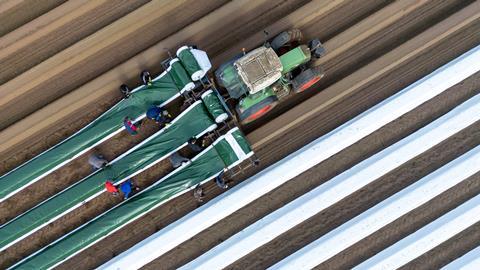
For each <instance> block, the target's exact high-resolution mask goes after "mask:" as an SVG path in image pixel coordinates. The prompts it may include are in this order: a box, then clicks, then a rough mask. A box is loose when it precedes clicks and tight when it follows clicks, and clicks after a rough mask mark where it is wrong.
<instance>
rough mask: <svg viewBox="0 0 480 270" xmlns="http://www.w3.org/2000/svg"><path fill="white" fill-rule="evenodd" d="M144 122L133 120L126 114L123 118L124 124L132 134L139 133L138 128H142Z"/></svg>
mask: <svg viewBox="0 0 480 270" xmlns="http://www.w3.org/2000/svg"><path fill="white" fill-rule="evenodd" d="M141 124H142V121H141V120H140V121H138V122H136V123H134V122H133V120H132V119H130V117H128V116H126V117H125V118H124V119H123V126H124V127H125V129H126V130H127V132H128V133H129V134H130V135H137V134H138V130H139V129H140V125H141Z"/></svg>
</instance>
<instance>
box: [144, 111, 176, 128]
mask: <svg viewBox="0 0 480 270" xmlns="http://www.w3.org/2000/svg"><path fill="white" fill-rule="evenodd" d="M147 118H148V119H152V120H154V121H155V122H157V123H158V124H159V125H160V128H163V127H165V126H166V125H168V124H169V123H170V122H171V121H172V116H171V115H170V113H168V111H167V110H165V109H164V108H161V107H157V106H151V107H150V108H149V109H148V110H147Z"/></svg>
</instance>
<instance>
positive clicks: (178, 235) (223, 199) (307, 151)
mask: <svg viewBox="0 0 480 270" xmlns="http://www.w3.org/2000/svg"><path fill="white" fill-rule="evenodd" d="M478 70H480V46H477V47H476V48H474V49H472V50H470V51H468V52H467V53H465V54H463V55H462V56H460V57H458V58H456V59H455V60H453V61H451V62H449V63H447V64H446V65H444V66H442V67H441V68H439V69H437V70H436V71H434V72H433V73H431V74H430V75H428V76H426V77H424V78H422V79H421V80H419V81H418V82H416V83H414V84H412V85H410V86H408V87H407V88H405V89H403V90H402V91H400V92H399V93H397V94H395V95H393V96H392V97H390V98H388V99H386V100H384V101H382V102H381V103H379V104H377V105H376V106H374V107H372V108H371V109H369V110H367V111H366V112H364V113H362V114H360V115H359V116H357V117H355V118H354V119H352V120H350V121H348V122H347V123H345V124H343V125H342V126H340V127H338V128H337V129H335V130H333V131H332V132H330V133H328V134H326V135H325V136H322V137H321V138H319V139H317V140H315V141H314V142H312V143H310V144H308V145H306V146H304V147H303V148H302V149H300V150H298V151H296V152H295V153H292V154H290V155H289V156H287V157H286V158H284V159H282V160H281V161H279V162H277V163H275V164H274V165H272V166H270V167H268V168H267V169H265V170H264V171H262V172H260V173H258V174H257V175H255V176H253V177H251V178H249V179H247V180H246V181H244V182H242V183H240V184H239V185H237V186H235V187H234V188H232V189H231V190H229V191H227V192H225V193H223V194H221V195H220V196H217V197H216V198H214V199H213V200H211V201H209V202H208V203H206V204H205V205H203V206H202V207H200V208H197V209H195V210H194V211H192V212H190V213H189V214H187V215H186V216H185V217H183V218H181V219H179V220H177V221H176V222H174V223H172V224H170V225H169V226H167V227H166V228H164V229H162V230H160V231H159V232H157V233H155V234H154V235H152V236H150V237H148V238H147V239H145V240H144V241H142V242H140V243H138V244H137V245H135V246H134V247H132V248H130V249H129V250H127V251H125V252H123V253H121V254H120V255H119V256H117V257H115V258H113V259H112V260H111V261H110V262H107V263H106V264H105V265H103V266H102V268H104V269H106V268H109V267H112V268H113V269H117V268H118V269H138V268H140V267H142V266H143V265H145V264H147V263H149V262H150V261H152V260H154V259H156V258H158V257H159V256H161V255H162V254H165V253H166V252H168V251H170V250H172V249H173V248H175V247H176V246H178V245H180V244H181V243H183V242H185V241H187V240H188V239H190V238H192V237H193V236H195V235H196V234H198V233H200V232H201V231H203V230H205V229H207V228H209V227H210V226H212V225H213V224H215V223H216V222H218V221H220V220H222V219H223V218H225V217H226V216H228V215H230V214H232V213H234V212H235V211H237V210H238V209H240V208H242V207H244V206H245V205H247V204H249V203H251V202H252V201H254V200H256V199H257V198H259V197H261V196H263V195H265V194H267V193H268V192H270V191H271V190H273V189H275V188H277V187H279V186H280V185H282V184H283V183H285V182H287V181H288V180H289V179H292V178H294V177H295V176H297V175H299V174H301V173H302V172H304V171H306V170H308V169H309V168H311V167H313V166H315V165H317V164H318V163H320V162H322V161H324V160H326V159H328V158H329V157H331V156H333V155H334V154H336V153H338V152H340V151H341V150H343V149H345V148H346V147H348V146H350V145H352V144H354V143H356V142H358V141H359V140H361V139H362V138H364V137H366V136H368V135H369V134H371V133H373V132H374V131H375V130H377V129H379V128H381V127H382V126H384V125H386V124H388V123H390V122H391V121H393V120H395V119H397V118H398V117H400V116H402V115H404V114H405V113H407V112H409V111H411V110H413V109H414V108H416V107H418V106H420V105H421V104H422V103H424V102H426V101H428V100H430V99H431V98H433V97H435V96H437V95H438V94H440V93H442V92H444V91H445V90H447V89H448V88H450V87H452V86H453V85H455V84H457V83H459V82H461V81H463V80H464V79H466V78H467V77H469V76H471V75H472V74H474V73H476V72H477V71H478ZM291 164H295V165H294V166H292V165H291Z"/></svg>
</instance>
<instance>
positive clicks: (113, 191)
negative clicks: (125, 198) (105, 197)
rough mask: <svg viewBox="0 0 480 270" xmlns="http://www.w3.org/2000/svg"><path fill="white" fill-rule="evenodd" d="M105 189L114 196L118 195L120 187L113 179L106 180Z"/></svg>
mask: <svg viewBox="0 0 480 270" xmlns="http://www.w3.org/2000/svg"><path fill="white" fill-rule="evenodd" d="M105 189H106V190H107V192H108V193H111V194H112V195H113V196H117V195H118V188H117V187H116V186H115V185H114V184H113V183H112V182H111V181H106V182H105Z"/></svg>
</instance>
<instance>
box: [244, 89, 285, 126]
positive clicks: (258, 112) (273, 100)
mask: <svg viewBox="0 0 480 270" xmlns="http://www.w3.org/2000/svg"><path fill="white" fill-rule="evenodd" d="M277 105H278V98H277V97H276V96H269V97H267V98H265V99H264V100H262V101H260V102H259V103H257V104H255V105H253V106H252V107H250V108H248V109H246V110H245V111H243V112H240V110H239V109H238V106H237V114H238V117H239V118H240V122H241V123H242V124H243V125H245V124H248V123H251V122H253V121H255V120H257V119H258V118H260V117H262V116H263V115H265V114H266V113H267V112H269V111H271V110H272V109H273V108H274V107H275V106H277Z"/></svg>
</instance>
